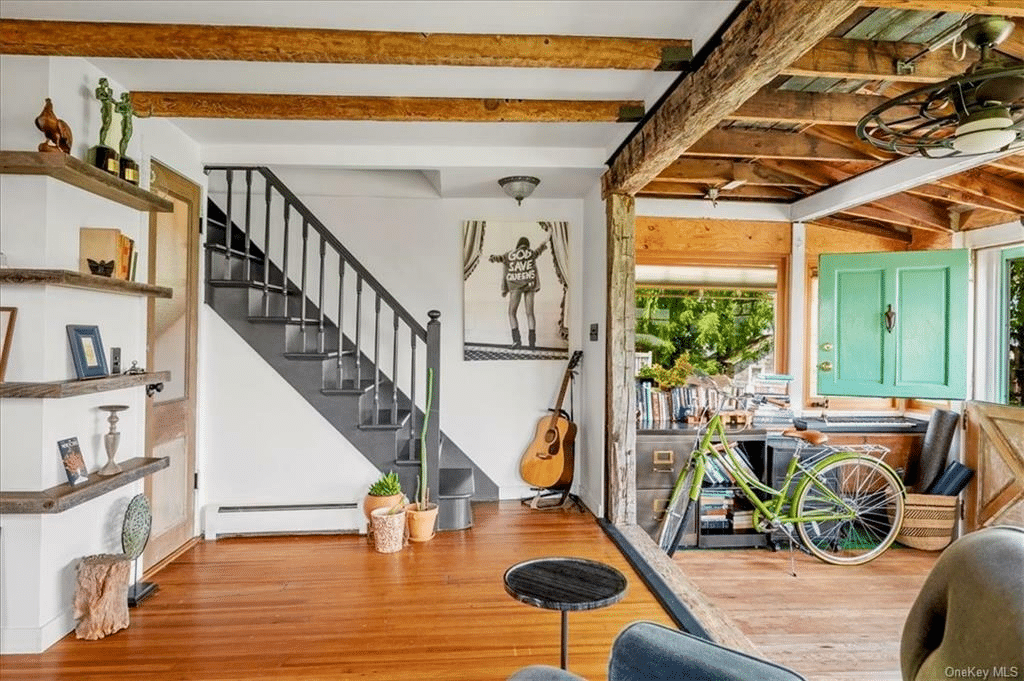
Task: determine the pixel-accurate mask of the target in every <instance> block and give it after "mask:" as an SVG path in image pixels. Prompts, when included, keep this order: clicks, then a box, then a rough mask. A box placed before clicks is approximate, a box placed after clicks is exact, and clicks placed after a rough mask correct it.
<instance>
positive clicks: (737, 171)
mask: <svg viewBox="0 0 1024 681" xmlns="http://www.w3.org/2000/svg"><path fill="white" fill-rule="evenodd" d="M656 179H657V180H662V181H670V182H694V183H698V184H706V185H711V186H718V185H722V184H726V183H728V182H732V181H742V182H743V183H744V184H745V185H747V186H752V187H813V186H815V185H814V183H812V182H808V181H807V180H804V179H801V178H799V177H794V176H793V175H787V174H786V173H783V172H779V171H776V170H772V169H771V168H766V167H764V166H762V165H760V164H756V163H737V162H735V161H726V160H721V159H710V158H707V159H695V158H682V159H679V160H678V161H676V162H674V163H673V164H672V165H670V166H669V167H668V168H665V170H663V171H662V172H661V174H660V175H658V177H657V178H656Z"/></svg>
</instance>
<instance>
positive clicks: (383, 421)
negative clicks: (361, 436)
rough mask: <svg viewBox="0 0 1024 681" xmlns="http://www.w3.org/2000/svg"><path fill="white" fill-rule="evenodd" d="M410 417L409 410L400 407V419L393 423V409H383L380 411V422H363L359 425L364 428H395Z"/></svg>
mask: <svg viewBox="0 0 1024 681" xmlns="http://www.w3.org/2000/svg"><path fill="white" fill-rule="evenodd" d="M408 418H409V412H408V410H405V409H399V410H398V420H397V421H395V422H394V423H392V422H391V410H390V409H381V410H380V412H378V419H377V420H378V421H379V422H378V423H376V424H375V423H362V424H360V425H359V427H360V428H362V429H363V430H395V429H398V428H401V427H402V426H404V425H405V422H406V420H407V419H408Z"/></svg>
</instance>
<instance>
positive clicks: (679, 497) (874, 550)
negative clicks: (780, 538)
mask: <svg viewBox="0 0 1024 681" xmlns="http://www.w3.org/2000/svg"><path fill="white" fill-rule="evenodd" d="M703 382H705V383H707V384H708V388H709V389H710V390H711V391H712V392H713V393H715V394H717V395H718V396H719V398H720V399H719V400H718V405H717V408H716V409H715V412H714V414H713V415H712V416H711V418H710V419H709V420H708V422H707V425H706V427H705V428H704V429H703V431H701V430H700V429H698V437H697V440H696V444H695V445H694V447H695V449H694V451H693V453H692V455H691V456H690V460H689V462H688V463H687V465H686V466H685V467H684V468H683V470H682V471H681V472H680V474H679V477H678V478H677V479H676V483H675V485H674V486H673V488H672V494H671V496H670V497H669V501H668V507H667V509H666V512H665V515H664V517H663V518H662V523H661V527H660V529H659V535H658V544H659V546H660V547H661V549H662V550H664V551H666V552H667V553H668V555H670V556H671V555H672V554H673V553H675V549H676V547H677V546H678V545H679V540H680V538H681V537H682V535H683V531H684V529H685V528H686V526H687V524H688V521H689V518H690V514H691V513H692V512H693V508H694V506H695V505H696V504H697V503H698V499H699V498H700V494H701V488H702V481H703V480H704V472H705V471H706V470H707V468H708V464H709V460H710V459H714V460H715V461H716V463H717V464H718V465H719V466H720V467H721V468H723V469H724V470H725V471H726V473H727V474H728V476H729V477H730V478H731V479H732V480H731V482H732V483H733V484H735V486H736V487H737V488H738V491H737V496H738V495H739V493H740V492H742V493H743V495H744V496H745V497H746V498H747V500H748V501H749V502H750V504H751V505H752V506H753V509H754V511H753V517H754V529H755V530H757V531H758V532H768V531H769V530H773V529H779V530H781V531H782V532H784V533H785V535H786V536H787V537H788V538H789V540H790V542H791V543H794V544H796V545H797V546H798V547H800V548H802V549H804V550H805V551H807V552H808V553H810V554H811V555H813V556H816V557H817V558H819V559H821V560H823V561H825V562H826V563H832V564H834V565H860V564H862V563H866V562H868V561H870V560H873V559H874V558H877V557H878V556H879V555H881V554H882V553H883V552H884V551H885V550H886V549H887V548H889V546H890V545H891V544H892V542H893V541H894V540H895V539H896V534H897V533H898V532H899V531H900V527H901V525H902V524H903V505H904V500H905V497H906V489H905V488H904V486H903V482H902V481H901V480H900V478H899V476H898V475H897V474H896V471H894V470H893V469H892V468H891V467H890V466H889V465H888V464H886V463H885V462H883V461H881V460H880V459H879V458H876V455H878V454H883V455H884V453H886V452H887V451H888V450H886V449H885V448H884V447H880V446H877V445H864V446H859V447H853V446H844V448H843V449H837V448H833V447H830V446H827V445H825V443H826V442H827V441H828V436H827V435H824V434H823V433H819V432H817V431H812V430H806V431H798V430H787V431H785V432H783V433H782V434H783V435H784V436H786V437H792V438H796V439H797V440H798V442H797V450H796V453H795V454H794V456H793V458H792V459H791V460H790V462H789V466H788V468H787V470H786V476H785V479H784V480H783V481H782V485H781V489H775V488H773V487H770V486H768V485H765V484H764V483H762V482H761V481H760V480H759V479H758V477H757V476H756V475H755V474H754V471H753V470H752V469H751V467H750V465H749V463H748V462H747V461H746V459H745V457H743V456H742V455H741V454H740V453H738V452H737V451H736V450H735V448H734V447H733V446H732V445H731V444H730V443H729V440H728V436H727V433H726V430H725V425H724V423H723V420H722V410H723V407H724V405H725V403H726V402H727V401H728V400H730V399H735V398H733V397H731V396H729V395H727V394H726V393H725V392H724V391H722V390H721V389H720V388H719V387H718V386H717V385H716V384H714V383H712V382H710V381H703ZM751 400H752V401H754V402H761V403H763V402H764V401H765V399H764V398H760V399H756V398H751ZM716 439H717V442H715V440H716ZM807 445H812V446H814V447H815V452H814V453H813V454H811V455H809V456H802V455H801V454H802V450H803V449H804V448H805V447H806V446H807ZM684 491H685V492H686V494H684ZM684 500H685V503H686V506H685V510H683V512H681V513H680V507H681V506H682V504H683V502H684ZM794 528H795V529H796V533H795V535H794V532H793V529H794Z"/></svg>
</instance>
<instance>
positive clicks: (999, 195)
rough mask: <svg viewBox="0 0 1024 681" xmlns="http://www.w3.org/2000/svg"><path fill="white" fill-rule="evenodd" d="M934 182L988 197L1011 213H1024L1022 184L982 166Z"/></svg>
mask: <svg viewBox="0 0 1024 681" xmlns="http://www.w3.org/2000/svg"><path fill="white" fill-rule="evenodd" d="M935 184H937V185H939V186H941V187H949V188H951V189H959V190H963V191H965V192H968V193H970V194H974V195H976V196H981V197H984V198H987V199H990V200H991V201H992V202H993V203H996V204H998V205H1000V206H1002V207H1003V209H1004V210H1007V211H1009V212H1012V213H1024V186H1022V185H1021V184H1019V183H1017V182H1013V181H1012V180H1008V179H1006V178H1005V177H1000V176H999V175H996V174H995V173H992V172H989V171H987V170H984V169H983V168H974V169H973V170H968V171H966V172H963V173H959V174H957V175H953V176H949V177H944V178H942V179H940V180H937V181H936V182H935Z"/></svg>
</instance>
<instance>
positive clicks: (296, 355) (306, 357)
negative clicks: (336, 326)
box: [284, 350, 352, 362]
mask: <svg viewBox="0 0 1024 681" xmlns="http://www.w3.org/2000/svg"><path fill="white" fill-rule="evenodd" d="M341 354H342V355H350V354H352V352H351V351H350V350H345V351H344V352H342V353H341ZM284 356H285V357H286V358H287V359H294V360H297V361H299V362H315V361H319V360H324V359H334V358H336V357H337V356H338V351H337V350H328V351H327V352H286V353H284Z"/></svg>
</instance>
